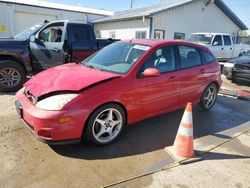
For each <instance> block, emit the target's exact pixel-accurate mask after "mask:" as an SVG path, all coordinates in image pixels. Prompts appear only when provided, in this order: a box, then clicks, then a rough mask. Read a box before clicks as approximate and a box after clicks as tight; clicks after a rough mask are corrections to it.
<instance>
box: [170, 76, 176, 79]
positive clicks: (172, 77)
mask: <svg viewBox="0 0 250 188" xmlns="http://www.w3.org/2000/svg"><path fill="white" fill-rule="evenodd" d="M175 79H176V77H175V76H170V77H169V79H168V80H175Z"/></svg>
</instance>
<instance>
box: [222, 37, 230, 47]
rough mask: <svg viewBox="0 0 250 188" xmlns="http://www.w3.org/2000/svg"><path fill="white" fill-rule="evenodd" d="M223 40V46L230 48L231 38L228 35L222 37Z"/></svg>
mask: <svg viewBox="0 0 250 188" xmlns="http://www.w3.org/2000/svg"><path fill="white" fill-rule="evenodd" d="M223 39H224V45H225V46H231V45H232V42H231V37H230V36H228V35H223Z"/></svg>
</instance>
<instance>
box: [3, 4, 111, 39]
mask: <svg viewBox="0 0 250 188" xmlns="http://www.w3.org/2000/svg"><path fill="white" fill-rule="evenodd" d="M113 14H114V13H113V12H111V11H107V10H100V9H92V8H85V7H82V6H71V5H65V4H59V3H52V2H47V1H39V0H0V37H7V36H11V35H12V36H13V35H15V34H17V33H19V32H21V31H22V30H24V29H26V28H27V27H30V26H32V25H34V24H36V23H41V22H43V21H44V20H49V21H54V20H62V19H64V20H65V19H67V20H72V21H83V22H91V21H93V20H96V19H100V18H103V17H106V16H111V15H113Z"/></svg>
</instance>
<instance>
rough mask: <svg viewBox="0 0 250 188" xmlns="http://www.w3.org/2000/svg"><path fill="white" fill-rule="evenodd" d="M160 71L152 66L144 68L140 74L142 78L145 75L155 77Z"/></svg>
mask: <svg viewBox="0 0 250 188" xmlns="http://www.w3.org/2000/svg"><path fill="white" fill-rule="evenodd" d="M160 75H161V73H160V71H159V70H157V69H154V68H148V69H146V70H144V71H143V73H142V76H143V77H144V78H147V77H157V76H160Z"/></svg>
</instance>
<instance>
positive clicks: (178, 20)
mask: <svg viewBox="0 0 250 188" xmlns="http://www.w3.org/2000/svg"><path fill="white" fill-rule="evenodd" d="M204 2H205V1H195V2H193V3H190V4H188V5H185V6H181V7H176V8H173V9H171V10H169V11H164V12H162V13H159V14H156V15H154V16H153V27H152V36H153V34H154V30H155V29H161V30H165V38H167V39H173V38H174V33H175V32H176V33H185V38H187V37H188V36H189V35H190V34H191V33H193V32H220V33H229V34H231V35H234V34H235V35H237V33H238V31H239V28H238V27H237V26H236V25H235V24H234V23H233V22H232V21H231V20H230V19H229V18H228V17H227V16H226V15H225V14H224V13H223V12H222V11H221V10H220V9H219V8H218V7H217V6H216V5H215V4H213V3H212V4H209V5H208V6H205V3H204Z"/></svg>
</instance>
